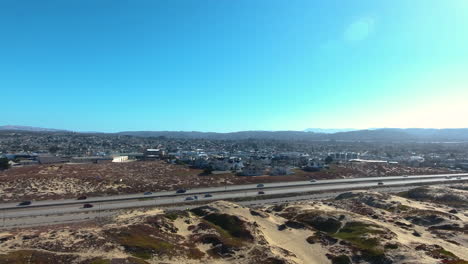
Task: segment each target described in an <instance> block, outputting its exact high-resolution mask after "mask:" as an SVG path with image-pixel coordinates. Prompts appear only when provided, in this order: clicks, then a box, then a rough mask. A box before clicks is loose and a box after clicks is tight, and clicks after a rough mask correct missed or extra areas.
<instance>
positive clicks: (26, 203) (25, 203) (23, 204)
mask: <svg viewBox="0 0 468 264" xmlns="http://www.w3.org/2000/svg"><path fill="white" fill-rule="evenodd" d="M30 204H31V201H22V202H21V203H19V204H18V205H19V206H25V205H30Z"/></svg>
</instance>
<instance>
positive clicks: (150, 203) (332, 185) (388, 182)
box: [0, 174, 468, 227]
mask: <svg viewBox="0 0 468 264" xmlns="http://www.w3.org/2000/svg"><path fill="white" fill-rule="evenodd" d="M466 180H468V174H450V175H421V176H408V177H404V176H395V177H371V178H355V179H343V180H322V181H317V182H309V181H300V182H286V183H265V184H264V186H263V187H262V188H258V187H257V184H249V185H234V186H226V187H213V188H200V189H192V190H188V191H187V192H186V193H184V194H176V193H175V191H172V192H157V193H153V194H151V195H144V194H141V193H140V194H132V195H117V196H108V197H93V198H88V199H87V200H81V201H77V200H71V199H68V200H54V201H38V202H33V204H32V205H31V206H17V203H8V204H1V205H0V210H1V215H0V217H1V219H2V220H3V225H2V224H0V227H2V226H3V227H8V226H13V225H16V223H17V222H18V221H19V220H18V219H20V218H24V219H26V218H27V219H28V220H27V221H25V224H27V225H34V224H40V223H47V222H48V220H47V218H48V219H49V220H50V221H49V222H54V221H55V220H57V219H62V220H63V222H73V221H80V220H84V219H88V218H89V215H88V216H87V217H85V216H84V215H86V214H89V213H91V215H92V216H93V217H102V216H107V215H110V214H111V213H109V212H110V211H112V210H118V209H126V208H136V207H154V206H165V207H170V206H179V207H181V204H183V205H182V207H183V208H185V207H187V206H189V205H190V203H193V204H199V203H200V202H210V201H214V200H226V199H234V198H245V199H246V200H248V199H251V200H252V199H254V198H256V197H259V196H265V195H275V196H278V197H279V198H278V197H276V198H275V199H277V201H285V200H291V198H290V197H289V198H288V199H284V198H281V195H290V194H297V197H301V196H303V195H304V193H312V192H316V193H324V192H325V193H326V192H331V193H333V192H337V191H339V190H341V191H343V190H348V189H349V190H350V189H366V188H380V189H381V188H392V187H395V188H396V187H401V186H411V185H418V184H447V183H454V182H461V181H466ZM378 182H382V183H383V185H379V184H378ZM259 191H262V192H264V194H259ZM206 193H210V194H211V195H212V197H206V198H205V197H204V195H203V194H206ZM195 196H197V198H195ZM187 197H191V198H193V200H186V199H187ZM292 200H294V198H292ZM257 202H258V200H257ZM85 203H90V204H93V205H94V206H93V207H92V208H83V206H82V205H83V204H85ZM54 219H55V220H54ZM65 220H66V221H65ZM57 221H58V222H60V220H57ZM57 221H56V222H57ZM7 222H8V223H7Z"/></svg>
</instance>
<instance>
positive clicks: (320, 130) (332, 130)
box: [304, 128, 359, 134]
mask: <svg viewBox="0 0 468 264" xmlns="http://www.w3.org/2000/svg"><path fill="white" fill-rule="evenodd" d="M356 130H359V129H355V128H306V129H304V132H314V133H325V134H333V133H338V132H349V131H356Z"/></svg>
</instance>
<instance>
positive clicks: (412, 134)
mask: <svg viewBox="0 0 468 264" xmlns="http://www.w3.org/2000/svg"><path fill="white" fill-rule="evenodd" d="M118 134H120V135H131V136H140V137H159V136H164V137H169V138H187V139H188V138H206V139H223V140H238V139H249V138H252V139H277V140H315V141H323V140H338V141H390V142H408V141H414V142H446V141H457V142H458V141H468V128H459V129H423V128H409V129H401V128H382V129H373V130H355V131H347V132H337V133H314V132H304V131H240V132H231V133H214V132H195V131H193V132H184V131H179V132H172V131H130V132H119V133H118Z"/></svg>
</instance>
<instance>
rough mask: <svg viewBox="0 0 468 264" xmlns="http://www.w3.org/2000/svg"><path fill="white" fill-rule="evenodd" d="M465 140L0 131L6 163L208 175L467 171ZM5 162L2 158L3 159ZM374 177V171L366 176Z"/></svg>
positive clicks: (1, 147)
mask: <svg viewBox="0 0 468 264" xmlns="http://www.w3.org/2000/svg"><path fill="white" fill-rule="evenodd" d="M467 146H468V143H456V144H454V143H414V142H413V143H411V142H400V143H394V142H391V143H389V142H354V141H349V142H344V141H307V140H275V139H239V140H214V139H180V138H168V137H164V136H160V137H138V136H129V135H115V134H104V133H101V134H99V133H94V134H92V133H71V132H59V133H57V132H54V133H51V132H25V131H1V133H0V158H2V159H3V160H4V161H5V160H7V165H5V167H6V166H8V167H11V168H14V167H21V166H31V165H39V164H42V165H44V164H60V163H67V164H84V163H107V162H109V163H111V162H112V163H126V162H134V161H151V160H160V161H164V162H167V163H170V164H175V165H182V166H184V165H185V166H190V167H191V168H196V169H202V170H203V171H204V172H205V173H206V174H220V173H226V172H232V173H235V174H236V175H238V176H260V175H271V176H279V175H291V174H294V173H295V171H297V169H301V170H303V171H309V172H314V171H320V170H324V169H327V168H329V165H330V164H341V165H342V166H346V165H347V164H357V163H368V164H382V165H386V166H392V165H395V166H397V165H399V166H404V167H408V168H438V169H441V168H443V169H447V170H453V171H464V170H467V169H468V148H467ZM4 163H6V162H4ZM369 176H373V175H369Z"/></svg>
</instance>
